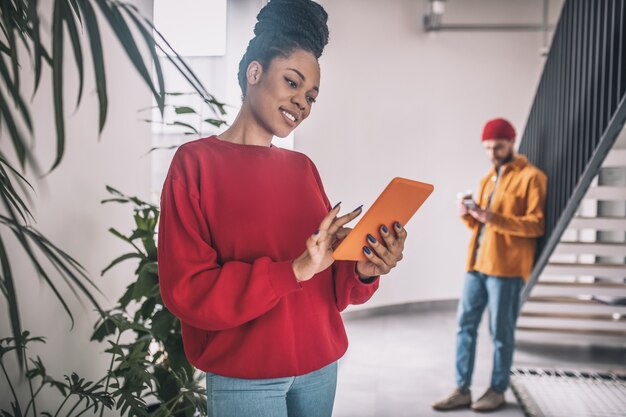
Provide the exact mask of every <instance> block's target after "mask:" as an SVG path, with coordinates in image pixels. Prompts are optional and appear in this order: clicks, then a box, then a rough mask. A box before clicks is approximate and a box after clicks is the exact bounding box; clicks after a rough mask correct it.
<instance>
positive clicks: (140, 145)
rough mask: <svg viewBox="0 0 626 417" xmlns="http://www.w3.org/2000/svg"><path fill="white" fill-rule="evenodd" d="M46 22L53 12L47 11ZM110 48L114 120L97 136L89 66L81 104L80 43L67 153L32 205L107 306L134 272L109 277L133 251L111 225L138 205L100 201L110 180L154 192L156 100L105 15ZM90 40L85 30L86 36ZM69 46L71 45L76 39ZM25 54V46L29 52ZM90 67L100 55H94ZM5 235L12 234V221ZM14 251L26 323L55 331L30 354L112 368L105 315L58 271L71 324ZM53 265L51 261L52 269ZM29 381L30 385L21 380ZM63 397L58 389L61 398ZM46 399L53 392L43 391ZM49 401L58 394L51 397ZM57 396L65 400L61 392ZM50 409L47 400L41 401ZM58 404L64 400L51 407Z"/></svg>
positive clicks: (1, 397)
mask: <svg viewBox="0 0 626 417" xmlns="http://www.w3.org/2000/svg"><path fill="white" fill-rule="evenodd" d="M134 3H135V4H136V5H137V6H138V7H140V9H141V10H142V11H143V12H144V13H146V14H147V15H148V16H150V15H151V13H152V6H151V5H152V0H141V1H135V2H134ZM42 20H43V21H44V22H48V24H49V22H50V21H51V17H50V16H49V15H48V16H47V17H46V18H45V19H42ZM100 27H101V30H102V32H103V39H102V42H103V45H104V49H105V66H106V79H107V86H108V94H109V115H108V119H107V123H106V127H105V129H104V131H103V133H102V135H101V136H100V137H98V107H97V96H96V93H95V87H94V86H95V84H94V80H93V76H92V75H91V72H89V71H87V79H86V81H85V91H84V97H83V103H82V104H81V107H80V109H79V110H78V111H77V112H74V110H75V103H76V100H75V97H76V95H75V92H76V91H77V86H78V82H77V77H76V72H75V67H74V59H73V56H72V55H71V51H69V50H66V52H68V54H67V57H66V67H65V77H66V78H65V82H66V87H65V93H66V95H65V100H66V114H67V125H66V129H67V138H66V139H67V144H66V154H65V157H64V160H63V162H62V163H61V165H60V167H59V168H58V169H56V170H55V171H53V172H52V173H51V174H50V175H48V176H47V177H46V178H45V179H44V180H41V181H37V180H34V179H33V178H32V175H31V176H30V179H31V180H34V186H35V188H36V194H37V195H36V198H35V204H34V206H33V208H34V210H33V214H34V216H35V218H36V220H37V223H36V224H35V225H34V226H35V227H36V228H37V229H38V230H39V231H41V232H42V233H43V234H44V235H45V236H46V237H48V238H49V239H50V240H51V241H52V242H54V243H56V244H57V245H58V246H59V247H60V248H62V249H63V250H65V251H67V252H68V253H69V254H71V255H72V256H74V257H75V258H76V259H77V260H78V261H79V262H80V263H81V264H82V265H83V266H84V267H85V268H86V270H87V272H88V274H89V276H90V277H91V278H92V279H93V280H94V281H95V282H96V283H97V284H98V286H99V287H100V288H101V289H102V291H103V292H104V294H105V295H106V298H105V297H99V299H100V301H101V302H102V305H103V307H104V308H110V307H112V305H113V303H114V302H115V301H116V300H117V299H118V298H119V296H120V295H121V294H122V292H123V290H124V289H125V287H126V286H127V285H128V284H129V283H130V282H131V280H132V279H133V270H134V268H133V267H132V266H133V265H132V263H129V264H128V265H122V266H120V267H119V268H116V269H114V270H112V271H111V272H110V273H108V274H107V275H105V277H101V276H100V271H101V270H102V269H103V268H104V267H106V266H107V265H108V263H109V262H110V261H111V260H113V259H114V258H116V257H117V256H119V255H121V254H122V253H125V252H127V251H128V248H127V247H126V245H125V244H124V243H123V242H122V241H121V240H119V239H117V238H115V237H114V236H112V235H111V234H109V233H108V232H107V229H108V228H109V227H115V228H117V229H118V230H120V231H123V232H129V231H130V230H131V227H132V225H133V222H132V211H131V209H130V206H125V207H124V206H119V205H113V204H109V205H104V206H103V205H101V204H100V200H102V199H104V198H107V197H108V196H109V195H108V194H107V193H106V190H105V185H111V186H113V187H115V188H118V189H119V190H121V191H123V192H125V193H127V194H130V195H137V196H140V197H142V198H146V199H147V198H148V197H149V189H150V159H149V158H147V157H144V158H142V157H141V156H142V155H143V154H145V153H146V152H147V151H148V150H149V149H150V144H151V132H150V126H149V125H148V124H147V123H145V122H143V121H141V120H140V119H141V117H139V114H138V113H137V110H138V109H140V108H145V107H149V106H150V105H151V98H150V93H149V90H148V89H147V88H145V87H144V86H143V81H142V80H141V79H140V77H139V76H137V75H136V74H135V70H134V69H133V68H131V65H130V64H129V61H128V60H127V58H126V54H125V52H124V51H123V50H122V49H121V48H120V46H119V43H118V41H117V39H116V38H114V36H113V35H112V33H111V32H110V31H109V30H108V27H107V25H106V24H104V23H103V22H102V21H101V24H100ZM84 40H85V41H86V38H85V39H84ZM68 49H69V48H68ZM24 58H25V55H24ZM85 62H86V64H87V68H91V58H90V56H89V55H86V58H85ZM22 63H23V64H22V65H23V67H22V81H23V83H24V86H23V92H24V96H25V97H27V98H30V96H31V95H32V83H31V82H30V80H31V78H32V77H33V70H32V68H31V67H30V65H29V63H28V60H27V59H23V60H22ZM50 75H51V74H50V73H49V72H47V71H46V72H45V73H44V75H43V79H42V81H41V86H40V90H39V92H38V94H37V96H36V98H35V100H34V101H33V102H32V104H31V114H32V116H33V120H34V125H35V126H34V127H35V141H34V144H35V145H34V146H35V154H36V155H37V157H38V158H39V161H40V162H41V164H42V166H43V167H44V169H45V170H48V169H49V167H50V166H51V163H52V161H53V157H54V146H55V134H54V113H53V106H52V95H51V76H50ZM8 139H9V138H8V136H7V135H6V132H2V141H0V146H2V152H9V149H10V148H9V145H8ZM2 238H3V239H5V241H6V240H8V238H9V233H7V229H6V228H3V229H2ZM10 243H11V244H10V245H9V248H8V250H9V253H10V259H11V261H12V267H13V268H14V271H13V272H14V275H15V277H16V283H17V286H18V293H19V301H20V308H21V312H22V326H23V328H24V329H28V330H30V331H31V334H34V335H42V336H45V337H46V338H47V344H46V345H45V347H35V348H34V349H33V350H32V351H31V353H33V354H37V353H41V352H45V353H42V358H43V359H44V361H45V364H46V365H47V367H48V371H49V373H50V374H51V375H53V376H54V377H56V378H60V379H62V378H63V374H64V373H70V372H72V371H77V372H79V373H80V374H81V375H82V376H85V377H88V378H99V377H100V376H102V375H104V370H105V369H106V367H108V362H109V360H110V356H109V355H108V354H103V353H102V352H103V351H104V349H106V345H104V344H98V343H90V342H89V338H90V336H91V333H92V326H93V324H94V323H95V320H96V318H97V316H96V315H95V314H94V313H93V312H92V308H91V307H90V306H89V305H88V304H85V305H84V306H81V305H80V304H79V303H78V302H76V298H75V297H74V296H73V295H72V294H71V292H70V291H69V290H68V288H67V286H66V285H65V284H63V283H62V281H61V280H60V279H57V278H58V277H57V276H55V282H56V283H57V285H58V288H59V289H60V290H61V292H62V293H63V295H64V297H65V298H66V300H69V301H70V303H69V304H70V306H71V307H72V311H73V312H74V317H75V320H76V324H75V327H74V329H73V330H72V331H70V320H69V319H68V317H67V315H66V314H65V313H64V311H63V310H62V307H61V306H60V304H59V303H58V302H57V301H56V300H55V299H54V297H53V296H52V292H51V291H50V290H49V288H48V287H47V286H46V285H44V284H43V283H41V282H40V280H38V278H37V276H36V274H35V273H34V271H33V270H32V268H30V266H29V265H30V264H29V262H28V261H27V260H26V259H25V257H24V256H23V255H22V251H21V250H20V249H17V244H16V243H15V242H14V241H11V242H10ZM49 269H52V268H49ZM6 312H7V309H6V303H5V301H4V298H0V317H2V319H0V334H1V335H2V337H5V336H8V335H9V333H10V330H9V326H8V316H7V315H6ZM3 380H4V378H0V381H2V382H0V393H1V394H0V408H5V409H9V408H8V401H9V399H10V396H9V391H8V388H7V387H6V385H3V384H4V382H3ZM22 388H23V389H24V388H25V387H24V385H22ZM57 398H58V397H57ZM44 400H45V399H44ZM45 402H46V401H44V402H43V403H40V409H39V410H38V411H39V412H41V411H45V408H44V407H43V406H44V404H45ZM49 404H50V403H49ZM52 404H57V405H58V404H59V402H57V401H55V402H52ZM42 408H43V409H42ZM48 409H52V412H53V413H54V411H55V410H56V408H52V405H50V406H49V407H48Z"/></svg>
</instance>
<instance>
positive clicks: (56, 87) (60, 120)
mask: <svg viewBox="0 0 626 417" xmlns="http://www.w3.org/2000/svg"><path fill="white" fill-rule="evenodd" d="M63 1H64V0H55V2H54V11H53V14H52V91H53V97H54V119H55V126H56V134H57V151H56V157H55V159H54V162H53V164H52V168H51V169H50V171H53V170H54V169H55V168H56V167H57V166H58V165H59V164H60V163H61V159H63V154H64V152H65V117H64V109H63V4H64V3H63ZM50 171H48V172H50Z"/></svg>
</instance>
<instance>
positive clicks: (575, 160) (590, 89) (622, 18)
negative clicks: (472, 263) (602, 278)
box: [520, 0, 626, 301]
mask: <svg viewBox="0 0 626 417" xmlns="http://www.w3.org/2000/svg"><path fill="white" fill-rule="evenodd" d="M625 25H626V0H566V2H565V4H564V5H563V9H562V11H561V16H560V18H559V22H558V24H557V27H556V30H555V33H554V37H553V40H552V45H551V47H550V52H549V55H548V57H547V60H546V64H545V67H544V70H543V74H542V76H541V81H540V82H539V87H538V89H537V94H536V96H535V100H534V103H533V105H532V108H531V111H530V114H529V117H528V121H527V123H526V129H525V131H524V135H523V137H522V140H521V144H520V153H522V154H524V155H526V156H527V157H528V159H529V160H530V161H531V162H532V163H533V164H535V165H536V166H537V167H539V168H540V169H541V170H542V171H544V172H545V173H546V175H547V176H548V195H547V202H546V233H545V235H544V237H543V238H542V239H541V240H540V242H539V247H538V251H537V261H536V263H535V268H534V270H533V273H532V276H531V278H530V280H529V285H527V286H526V288H525V290H524V293H523V296H522V297H523V301H525V300H526V299H527V298H528V294H529V293H530V291H531V289H532V287H533V285H534V284H535V283H536V282H537V279H538V277H539V275H540V274H541V271H542V270H543V268H544V267H545V265H546V264H547V263H548V260H549V258H550V256H551V254H552V252H553V251H554V248H555V247H556V245H557V244H558V242H559V240H560V238H561V235H562V234H563V232H564V231H565V229H566V228H567V225H568V223H569V222H570V220H571V219H572V217H573V216H574V214H575V212H576V210H577V208H578V206H579V204H580V202H581V200H582V199H583V197H584V195H585V193H586V191H587V189H588V188H589V186H590V185H591V182H592V181H593V178H594V177H595V176H596V175H597V173H598V171H599V169H600V166H601V164H602V161H604V158H605V157H606V155H607V154H608V152H609V151H610V149H611V147H612V146H613V143H614V142H615V139H616V138H617V135H618V134H619V132H620V131H621V129H622V127H623V126H624V122H625V121H626V27H625Z"/></svg>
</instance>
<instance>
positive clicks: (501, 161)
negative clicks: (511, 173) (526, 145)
mask: <svg viewBox="0 0 626 417" xmlns="http://www.w3.org/2000/svg"><path fill="white" fill-rule="evenodd" d="M512 160H513V149H511V152H509V154H508V155H507V156H505V157H504V158H502V159H496V160H495V161H494V165H495V166H497V167H501V166H502V165H504V164H508V163H509V162H511V161H512Z"/></svg>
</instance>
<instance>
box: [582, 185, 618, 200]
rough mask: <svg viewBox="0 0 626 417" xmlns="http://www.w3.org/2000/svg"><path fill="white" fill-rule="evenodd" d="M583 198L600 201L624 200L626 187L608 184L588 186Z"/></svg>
mask: <svg viewBox="0 0 626 417" xmlns="http://www.w3.org/2000/svg"><path fill="white" fill-rule="evenodd" d="M585 198H587V199H592V200H602V201H624V200H626V187H614V186H609V185H600V186H597V187H589V189H588V190H587V193H586V194H585Z"/></svg>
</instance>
